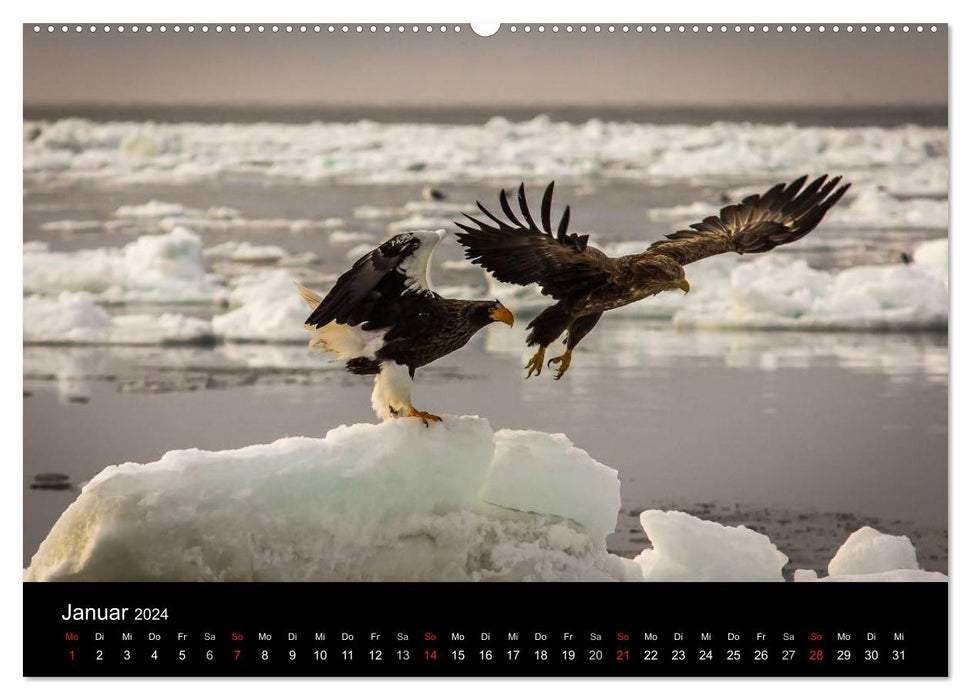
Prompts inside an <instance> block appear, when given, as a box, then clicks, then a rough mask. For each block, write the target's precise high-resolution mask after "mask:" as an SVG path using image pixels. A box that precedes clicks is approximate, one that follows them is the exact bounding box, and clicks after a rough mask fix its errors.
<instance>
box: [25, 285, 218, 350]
mask: <svg viewBox="0 0 971 700" xmlns="http://www.w3.org/2000/svg"><path fill="white" fill-rule="evenodd" d="M212 340H213V334H212V326H211V324H210V323H209V321H207V320H205V319H201V318H192V317H189V316H185V315H183V314H174V313H167V314H161V315H154V314H126V315H121V316H112V315H111V314H109V313H108V312H107V311H105V309H104V308H102V307H101V306H99V305H98V304H97V303H96V302H95V298H94V297H93V296H92V295H91V294H88V293H87V292H61V293H60V294H59V295H58V296H56V297H39V296H29V297H25V298H24V342H25V343H71V344H102V345H161V344H174V343H187V344H189V343H191V344H197V343H207V342H211V341H212Z"/></svg>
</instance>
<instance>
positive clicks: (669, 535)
mask: <svg viewBox="0 0 971 700" xmlns="http://www.w3.org/2000/svg"><path fill="white" fill-rule="evenodd" d="M641 527H643V528H644V532H646V533H647V537H648V539H650V540H651V546H652V549H645V550H644V551H643V552H641V553H640V554H638V555H637V556H636V557H635V558H634V561H635V562H637V563H638V565H640V567H641V571H643V573H644V579H645V580H646V581H782V580H784V579H783V576H782V567H783V566H785V564H786V562H787V561H789V559H788V557H786V555H785V554H783V553H782V552H780V551H779V550H778V549H777V548H776V546H775V545H774V544H772V542H771V541H769V538H768V537H766V536H765V535H763V534H761V533H758V532H755V531H754V530H749V529H748V528H747V527H743V526H742V525H738V526H736V527H726V526H725V525H720V524H718V523H716V522H712V521H710V520H701V519H700V518H696V517H694V516H692V515H688V514H687V513H681V512H678V511H660V510H647V511H644V512H643V513H641Z"/></svg>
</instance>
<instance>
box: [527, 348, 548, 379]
mask: <svg viewBox="0 0 971 700" xmlns="http://www.w3.org/2000/svg"><path fill="white" fill-rule="evenodd" d="M545 356H546V348H540V349H539V350H538V351H537V353H536V354H535V355H533V356H532V357H531V358H529V362H527V363H526V367H525V369H527V370H529V371H528V372H526V379H529V378H530V377H532V376H533V374H534V373H535V374H536V376H537V377H538V376H539V375H540V372H542V371H543V358H544V357H545Z"/></svg>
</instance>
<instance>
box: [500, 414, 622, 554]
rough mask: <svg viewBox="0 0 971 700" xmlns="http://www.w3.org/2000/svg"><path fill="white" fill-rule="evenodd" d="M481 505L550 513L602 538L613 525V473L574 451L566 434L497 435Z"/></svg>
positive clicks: (616, 486)
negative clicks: (483, 503) (487, 503)
mask: <svg viewBox="0 0 971 700" xmlns="http://www.w3.org/2000/svg"><path fill="white" fill-rule="evenodd" d="M482 500H483V501H486V502H489V503H501V504H502V505H504V506H506V507H508V508H514V509H516V510H522V511H526V512H529V513H550V514H552V515H558V516H561V517H564V518H569V519H570V520H573V521H574V522H576V523H579V524H580V525H582V526H583V527H584V529H586V530H587V531H588V532H591V533H592V534H595V535H598V536H600V537H606V536H607V535H609V534H610V533H611V532H613V531H614V528H615V527H616V526H617V511H618V510H619V509H620V482H619V481H618V479H617V472H616V471H615V470H613V469H611V468H610V467H607V466H605V465H603V464H600V463H599V462H597V461H595V460H593V459H591V457H590V455H588V454H587V453H586V452H584V451H583V450H581V449H579V448H577V447H574V446H573V443H571V442H570V441H569V439H567V437H566V435H563V434H558V435H550V434H548V433H541V432H537V431H535V430H500V431H499V432H497V433H496V454H495V457H494V459H493V464H492V469H491V471H490V472H489V476H488V478H487V479H486V483H485V486H484V487H483V489H482Z"/></svg>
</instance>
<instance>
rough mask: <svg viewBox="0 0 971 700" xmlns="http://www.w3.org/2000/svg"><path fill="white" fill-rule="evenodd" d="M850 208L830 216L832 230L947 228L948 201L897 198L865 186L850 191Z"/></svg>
mask: <svg viewBox="0 0 971 700" xmlns="http://www.w3.org/2000/svg"><path fill="white" fill-rule="evenodd" d="M850 193H851V195H852V196H851V197H850V198H849V202H848V203H847V204H846V206H841V207H835V208H834V209H833V210H832V211H831V212H830V213H829V214H827V217H826V221H827V225H829V226H840V227H843V228H877V229H887V228H939V229H946V228H947V219H948V202H947V198H946V197H945V198H927V197H909V198H900V197H895V196H894V195H892V194H890V193H889V192H887V191H886V189H885V188H884V187H878V186H875V185H863V186H861V187H855V188H853V189H852V190H850Z"/></svg>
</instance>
